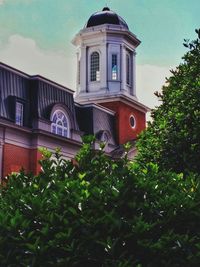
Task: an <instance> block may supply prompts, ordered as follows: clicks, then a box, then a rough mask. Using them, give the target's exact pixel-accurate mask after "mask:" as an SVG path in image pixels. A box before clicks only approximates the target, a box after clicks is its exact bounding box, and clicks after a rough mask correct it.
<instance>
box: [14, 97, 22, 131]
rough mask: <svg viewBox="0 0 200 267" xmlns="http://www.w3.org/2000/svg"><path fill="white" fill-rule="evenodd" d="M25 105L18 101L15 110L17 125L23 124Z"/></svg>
mask: <svg viewBox="0 0 200 267" xmlns="http://www.w3.org/2000/svg"><path fill="white" fill-rule="evenodd" d="M23 113H24V106H23V104H22V103H20V102H16V110H15V123H16V124H17V125H21V126H22V125H23V120H24V118H23V117H24V116H23V115H24V114H23Z"/></svg>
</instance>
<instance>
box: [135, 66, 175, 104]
mask: <svg viewBox="0 0 200 267" xmlns="http://www.w3.org/2000/svg"><path fill="white" fill-rule="evenodd" d="M171 68H172V67H170V66H169V67H161V66H155V65H138V66H137V77H136V78H137V80H136V83H137V86H136V88H137V95H138V98H139V100H141V102H143V103H144V104H145V105H147V106H149V107H150V108H153V107H154V106H158V105H159V104H160V103H159V101H158V99H157V97H156V96H155V95H154V92H155V91H159V92H161V88H162V86H163V85H164V84H165V81H166V77H169V76H170V69H171Z"/></svg>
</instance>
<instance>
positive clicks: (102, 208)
mask: <svg viewBox="0 0 200 267" xmlns="http://www.w3.org/2000/svg"><path fill="white" fill-rule="evenodd" d="M93 141H94V139H93V138H91V137H87V138H86V140H85V142H84V144H83V147H82V149H81V151H80V153H79V154H78V155H77V157H76V163H75V164H73V163H72V162H71V161H66V160H64V159H63V158H62V157H61V155H60V153H59V151H57V152H56V153H55V156H54V158H53V159H52V158H51V153H50V152H48V151H46V150H43V154H44V159H43V160H42V161H41V164H42V169H43V170H42V172H41V173H40V174H39V175H38V176H35V177H33V176H32V175H30V174H29V175H27V174H25V173H24V172H23V171H22V172H21V173H19V174H16V175H12V176H10V177H9V180H8V183H7V186H6V187H5V186H4V187H3V188H2V189H1V197H0V262H1V266H2V267H4V266H6V267H8V266H10V267H11V266H17V267H18V266H33V267H36V266H41V267H46V266H63V267H67V266H70V267H81V266H87V267H90V266H92V267H93V266H97V267H132V266H136V267H141V266H143V267H144V266H149V267H154V266H164V267H165V266H190V267H191V266H198V264H199V261H200V255H199V252H198V248H199V247H200V241H199V240H200V239H199V238H200V235H199V233H197V231H196V229H197V228H198V224H199V215H198V213H195V211H196V206H195V203H198V202H195V198H196V197H197V196H198V195H199V193H198V190H199V189H198V184H197V182H196V177H194V176H193V175H190V176H188V177H186V178H185V179H183V176H182V175H180V174H179V175H177V174H175V173H171V172H162V171H160V170H159V168H158V166H157V165H155V164H147V165H146V166H144V167H141V166H140V165H138V164H136V163H133V162H129V161H128V159H127V157H126V156H125V158H123V159H120V160H117V161H115V160H112V159H110V158H108V157H107V156H106V155H105V154H104V152H103V144H102V145H101V147H100V150H99V151H94V150H93ZM126 149H128V146H127V148H126ZM197 201H198V199H197ZM180 222H181V225H180ZM197 263H198V264H197ZM195 264H197V265H195Z"/></svg>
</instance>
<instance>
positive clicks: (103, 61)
mask: <svg viewBox="0 0 200 267" xmlns="http://www.w3.org/2000/svg"><path fill="white" fill-rule="evenodd" d="M107 62H108V58H107V45H106V42H105V41H104V42H103V43H102V45H101V54H100V82H101V85H100V88H101V89H104V90H105V89H107V68H108V66H107Z"/></svg>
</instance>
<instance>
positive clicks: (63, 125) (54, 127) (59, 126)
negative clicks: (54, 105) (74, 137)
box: [51, 110, 69, 137]
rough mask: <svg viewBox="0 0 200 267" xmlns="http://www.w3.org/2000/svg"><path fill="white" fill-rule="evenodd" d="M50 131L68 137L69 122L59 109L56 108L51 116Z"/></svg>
mask: <svg viewBox="0 0 200 267" xmlns="http://www.w3.org/2000/svg"><path fill="white" fill-rule="evenodd" d="M51 131H52V133H55V134H58V135H61V136H65V137H68V136H69V123H68V119H67V116H66V115H65V113H64V112H63V111H61V110H56V111H55V112H54V113H53V116H52V124H51Z"/></svg>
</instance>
